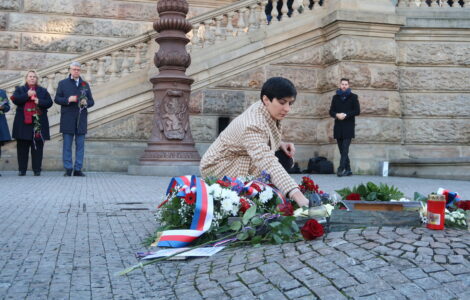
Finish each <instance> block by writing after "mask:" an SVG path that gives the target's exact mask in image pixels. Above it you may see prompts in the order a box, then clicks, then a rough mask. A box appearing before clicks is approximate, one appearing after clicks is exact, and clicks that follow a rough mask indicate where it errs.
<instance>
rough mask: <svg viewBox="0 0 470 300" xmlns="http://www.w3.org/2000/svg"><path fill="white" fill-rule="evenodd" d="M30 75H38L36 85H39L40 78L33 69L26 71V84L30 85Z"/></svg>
mask: <svg viewBox="0 0 470 300" xmlns="http://www.w3.org/2000/svg"><path fill="white" fill-rule="evenodd" d="M29 73H34V75H36V85H39V76H38V72H37V71H36V70H34V69H31V70H28V71H26V73H25V75H24V83H25V84H27V83H28V74H29Z"/></svg>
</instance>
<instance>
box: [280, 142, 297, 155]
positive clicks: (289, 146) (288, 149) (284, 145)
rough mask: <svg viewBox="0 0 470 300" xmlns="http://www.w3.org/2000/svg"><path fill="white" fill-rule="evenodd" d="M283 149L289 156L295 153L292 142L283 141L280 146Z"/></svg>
mask: <svg viewBox="0 0 470 300" xmlns="http://www.w3.org/2000/svg"><path fill="white" fill-rule="evenodd" d="M280 148H281V150H282V151H284V153H285V154H286V155H287V156H289V157H294V155H295V147H294V144H292V143H281V146H280Z"/></svg>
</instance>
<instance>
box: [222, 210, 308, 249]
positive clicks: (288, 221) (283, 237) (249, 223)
mask: <svg viewBox="0 0 470 300" xmlns="http://www.w3.org/2000/svg"><path fill="white" fill-rule="evenodd" d="M230 229H231V230H232V231H234V232H235V234H236V237H237V239H238V240H239V242H238V243H245V242H249V243H251V244H252V245H254V246H259V245H260V244H261V243H263V242H267V243H274V244H281V243H286V242H297V241H300V240H302V239H303V238H302V235H301V234H300V230H299V227H298V226H297V223H296V222H295V217H292V216H290V217H280V218H278V219H275V220H266V219H263V218H261V217H260V216H258V215H256V206H252V207H251V208H250V209H248V210H247V211H246V212H245V214H244V215H243V217H242V218H241V220H240V221H235V222H233V223H232V224H230ZM235 244H237V243H235Z"/></svg>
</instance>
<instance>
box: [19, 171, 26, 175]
mask: <svg viewBox="0 0 470 300" xmlns="http://www.w3.org/2000/svg"><path fill="white" fill-rule="evenodd" d="M25 175H26V172H25V171H19V172H18V176H25Z"/></svg>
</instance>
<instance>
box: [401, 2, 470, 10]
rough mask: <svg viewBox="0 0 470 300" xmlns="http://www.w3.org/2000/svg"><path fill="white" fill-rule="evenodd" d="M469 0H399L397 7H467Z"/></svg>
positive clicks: (469, 3)
mask: <svg viewBox="0 0 470 300" xmlns="http://www.w3.org/2000/svg"><path fill="white" fill-rule="evenodd" d="M469 5H470V0H450V1H447V0H399V1H398V4H397V6H398V7H399V8H420V9H429V8H460V9H462V8H468V6H469Z"/></svg>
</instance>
